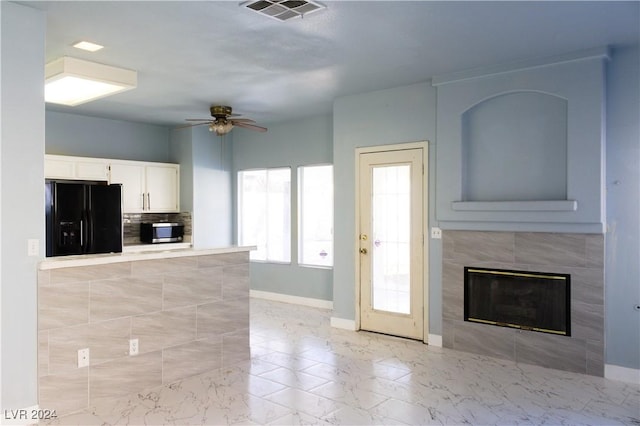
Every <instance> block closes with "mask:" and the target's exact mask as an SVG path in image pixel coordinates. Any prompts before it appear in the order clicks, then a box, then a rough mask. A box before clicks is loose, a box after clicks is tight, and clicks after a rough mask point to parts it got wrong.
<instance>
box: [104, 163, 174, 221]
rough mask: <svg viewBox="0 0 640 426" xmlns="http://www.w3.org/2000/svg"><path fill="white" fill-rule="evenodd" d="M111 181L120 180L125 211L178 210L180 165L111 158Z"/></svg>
mask: <svg viewBox="0 0 640 426" xmlns="http://www.w3.org/2000/svg"><path fill="white" fill-rule="evenodd" d="M110 167H111V179H110V180H109V182H110V183H120V184H122V203H123V211H124V212H125V213H167V212H179V211H180V193H179V188H180V184H179V182H180V181H179V179H180V166H179V165H178V164H168V163H145V162H138V161H120V160H113V161H112V162H111V166H110Z"/></svg>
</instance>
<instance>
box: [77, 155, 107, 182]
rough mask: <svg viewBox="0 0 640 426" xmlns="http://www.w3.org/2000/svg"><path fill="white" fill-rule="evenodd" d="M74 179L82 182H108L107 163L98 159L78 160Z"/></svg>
mask: <svg viewBox="0 0 640 426" xmlns="http://www.w3.org/2000/svg"><path fill="white" fill-rule="evenodd" d="M76 177H77V178H78V179H84V180H109V163H108V162H107V161H105V160H99V159H96V160H89V159H87V160H78V161H76Z"/></svg>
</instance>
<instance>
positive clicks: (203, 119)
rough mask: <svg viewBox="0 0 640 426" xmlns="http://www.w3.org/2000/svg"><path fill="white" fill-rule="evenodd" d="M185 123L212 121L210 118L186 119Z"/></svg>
mask: <svg viewBox="0 0 640 426" xmlns="http://www.w3.org/2000/svg"><path fill="white" fill-rule="evenodd" d="M185 121H213V120H212V119H210V118H186V119H185Z"/></svg>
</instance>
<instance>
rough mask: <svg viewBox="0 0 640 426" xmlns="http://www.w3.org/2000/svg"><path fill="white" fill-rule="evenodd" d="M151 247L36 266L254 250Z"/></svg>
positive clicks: (48, 260)
mask: <svg viewBox="0 0 640 426" xmlns="http://www.w3.org/2000/svg"><path fill="white" fill-rule="evenodd" d="M156 247H157V246H153V248H152V250H149V251H125V252H123V253H107V254H84V255H76V256H58V257H48V258H46V259H45V260H43V261H41V262H40V264H39V265H38V268H39V269H40V270H43V271H44V270H49V269H60V268H73V267H76V266H90V265H105V264H108V263H120V262H134V261H138V260H153V259H169V258H174V257H189V256H206V255H210V254H224V253H238V252H243V251H251V250H255V249H256V247H255V246H245V247H238V246H232V247H220V248H210V249H193V248H180V249H167V250H163V251H160V249H157V248H156Z"/></svg>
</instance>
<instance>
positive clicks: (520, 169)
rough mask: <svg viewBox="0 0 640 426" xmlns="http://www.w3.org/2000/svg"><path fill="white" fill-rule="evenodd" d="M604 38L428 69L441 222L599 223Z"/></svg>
mask: <svg viewBox="0 0 640 426" xmlns="http://www.w3.org/2000/svg"><path fill="white" fill-rule="evenodd" d="M608 58H609V50H608V48H606V47H600V48H594V49H589V50H586V51H582V52H575V53H573V54H567V55H561V56H558V57H554V58H542V59H538V60H529V61H522V62H519V63H514V64H506V65H502V66H493V67H488V68H485V69H475V70H470V71H463V72H458V73H453V74H450V75H446V76H436V77H433V78H432V84H433V85H434V86H435V87H436V88H437V90H438V93H437V95H438V100H437V129H436V135H437V136H436V170H435V173H436V183H435V185H436V193H435V197H436V201H435V209H436V217H437V220H438V224H439V226H440V227H441V228H442V229H456V230H483V231H515V232H587V233H602V232H604V229H605V216H604V208H603V206H604V155H603V152H604V142H605V141H604V137H603V135H604V128H605V127H604V125H605V116H606V115H605V105H606V103H605V100H606V96H605V90H604V89H605V86H604V81H605V72H606V67H605V63H606V61H607V60H608Z"/></svg>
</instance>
